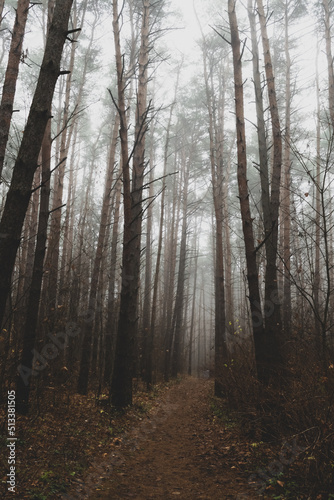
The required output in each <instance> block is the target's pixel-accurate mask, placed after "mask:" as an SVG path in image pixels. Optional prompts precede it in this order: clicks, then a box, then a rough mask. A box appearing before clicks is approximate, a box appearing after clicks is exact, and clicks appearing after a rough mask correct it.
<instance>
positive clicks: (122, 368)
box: [111, 0, 150, 407]
mask: <svg viewBox="0 0 334 500" xmlns="http://www.w3.org/2000/svg"><path fill="white" fill-rule="evenodd" d="M149 6H150V4H149V0H144V1H143V11H142V26H141V46H140V51H139V59H138V90H137V106H136V127H135V146H134V151H133V179H132V189H131V187H130V172H129V153H128V138H127V132H128V131H127V125H126V123H127V120H126V109H125V96H124V93H125V85H126V82H125V81H124V71H123V70H124V68H123V58H122V54H121V49H120V39H119V35H120V31H119V18H118V8H117V1H116V0H114V2H113V27H114V38H115V51H116V67H117V79H118V80H117V86H118V105H117V106H118V110H119V113H120V122H121V129H120V138H121V151H122V165H123V190H124V196H123V198H124V236H123V259H122V289H121V303H120V315H119V322H118V333H117V341H116V353H115V365H114V372H113V376H112V383H111V395H112V403H113V405H114V406H116V407H124V406H127V405H129V404H131V403H132V375H133V354H134V343H135V337H136V332H137V328H138V318H137V313H138V292H139V279H140V252H141V244H140V243H141V224H142V191H143V176H144V168H145V157H144V155H145V135H146V132H147V113H148V109H147V103H146V101H147V83H148V78H147V66H148V56H149V50H150V47H149V14H150V8H149Z"/></svg>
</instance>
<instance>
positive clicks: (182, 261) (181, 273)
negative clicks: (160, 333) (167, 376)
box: [171, 158, 190, 377]
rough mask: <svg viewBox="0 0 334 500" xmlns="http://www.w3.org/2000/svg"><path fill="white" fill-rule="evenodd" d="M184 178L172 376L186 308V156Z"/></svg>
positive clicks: (177, 364)
mask: <svg viewBox="0 0 334 500" xmlns="http://www.w3.org/2000/svg"><path fill="white" fill-rule="evenodd" d="M184 162H186V164H185V165H183V169H184V180H183V190H182V191H183V199H182V229H181V243H180V256H179V270H178V277H177V288H176V297H175V305H174V314H173V321H172V334H171V338H172V339H173V341H174V347H173V356H172V367H171V368H172V370H171V375H172V377H177V375H178V373H180V372H181V370H182V363H181V359H182V349H181V347H182V328H183V309H184V298H185V297H184V296H185V271H186V257H187V225H188V217H187V208H188V181H189V162H190V159H189V160H188V159H187V158H184Z"/></svg>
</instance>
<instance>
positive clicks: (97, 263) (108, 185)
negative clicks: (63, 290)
mask: <svg viewBox="0 0 334 500" xmlns="http://www.w3.org/2000/svg"><path fill="white" fill-rule="evenodd" d="M118 130H119V116H118V115H117V117H116V119H115V122H114V126H113V133H112V141H111V145H110V152H109V162H108V168H107V174H106V181H105V187H104V195H103V200H102V209H101V217H100V227H99V235H98V240H97V245H96V251H95V258H94V264H93V270H92V275H91V280H90V292H89V299H88V308H89V311H90V313H91V316H92V321H89V322H88V321H86V322H85V324H84V326H83V330H82V350H81V362H80V370H79V379H78V392H79V394H87V389H88V380H89V368H90V366H89V365H90V359H91V348H92V340H93V331H94V321H93V315H94V313H95V310H96V309H97V298H98V285H99V274H100V270H101V265H102V257H103V250H104V248H105V240H106V237H107V229H108V219H109V214H110V199H111V192H112V188H113V184H114V178H115V157H116V148H117V140H118ZM100 288H101V286H100Z"/></svg>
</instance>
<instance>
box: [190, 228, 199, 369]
mask: <svg viewBox="0 0 334 500" xmlns="http://www.w3.org/2000/svg"><path fill="white" fill-rule="evenodd" d="M197 236H198V235H197V232H196V231H195V234H194V241H195V250H194V252H195V260H194V273H193V274H194V288H193V296H192V306H191V320H190V332H189V354H188V375H192V371H193V347H194V346H193V344H194V326H195V315H196V291H197V273H198V270H197V263H198V250H197V248H196V241H197Z"/></svg>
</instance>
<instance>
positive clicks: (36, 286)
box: [16, 122, 50, 414]
mask: <svg viewBox="0 0 334 500" xmlns="http://www.w3.org/2000/svg"><path fill="white" fill-rule="evenodd" d="M49 123H50V122H49ZM49 133H50V127H47V129H46V134H49ZM42 162H43V163H42V186H41V197H40V210H39V220H38V232H37V242H36V248H35V258H34V265H33V273H32V281H31V286H30V290H29V296H28V307H27V315H26V321H25V327H24V338H23V350H22V355H21V363H20V366H19V376H18V379H17V386H16V387H17V389H16V398H17V410H18V411H19V412H20V413H22V414H26V413H27V412H28V410H29V395H30V388H31V378H30V377H31V376H36V375H38V371H36V369H33V361H34V351H33V349H34V345H35V339H36V335H37V323H38V311H39V302H40V297H41V288H42V279H43V264H44V257H45V248H46V241H47V228H48V218H49V198H50V154H49V148H48V141H46V154H45V153H44V154H43V148H42Z"/></svg>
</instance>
